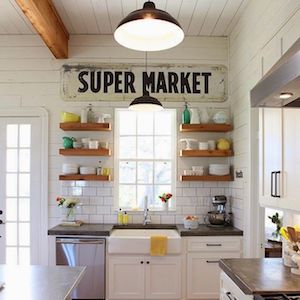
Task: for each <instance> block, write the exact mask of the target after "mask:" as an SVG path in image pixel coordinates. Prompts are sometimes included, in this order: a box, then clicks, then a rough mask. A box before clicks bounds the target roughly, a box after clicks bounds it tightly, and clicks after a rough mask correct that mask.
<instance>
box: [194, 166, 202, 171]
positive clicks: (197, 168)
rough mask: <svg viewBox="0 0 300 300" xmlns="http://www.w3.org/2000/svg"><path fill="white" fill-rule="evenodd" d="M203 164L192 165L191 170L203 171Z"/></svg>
mask: <svg viewBox="0 0 300 300" xmlns="http://www.w3.org/2000/svg"><path fill="white" fill-rule="evenodd" d="M203 169H204V168H203V166H192V170H193V171H203Z"/></svg>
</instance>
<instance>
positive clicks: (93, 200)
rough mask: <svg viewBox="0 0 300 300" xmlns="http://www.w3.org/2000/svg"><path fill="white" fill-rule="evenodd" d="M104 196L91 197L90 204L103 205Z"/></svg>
mask: <svg viewBox="0 0 300 300" xmlns="http://www.w3.org/2000/svg"><path fill="white" fill-rule="evenodd" d="M103 199H104V198H103V197H99V196H97V197H90V204H92V205H103V202H104V200H103Z"/></svg>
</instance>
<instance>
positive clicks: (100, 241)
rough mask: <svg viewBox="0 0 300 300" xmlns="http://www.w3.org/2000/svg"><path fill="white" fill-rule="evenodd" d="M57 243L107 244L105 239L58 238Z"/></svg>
mask: <svg viewBox="0 0 300 300" xmlns="http://www.w3.org/2000/svg"><path fill="white" fill-rule="evenodd" d="M56 244H97V245H103V244H105V240H104V239H56Z"/></svg>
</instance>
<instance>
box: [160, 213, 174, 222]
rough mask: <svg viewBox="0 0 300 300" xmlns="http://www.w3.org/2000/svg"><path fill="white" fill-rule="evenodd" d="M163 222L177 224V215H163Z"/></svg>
mask: <svg viewBox="0 0 300 300" xmlns="http://www.w3.org/2000/svg"><path fill="white" fill-rule="evenodd" d="M161 224H175V216H173V215H172V216H169V215H161Z"/></svg>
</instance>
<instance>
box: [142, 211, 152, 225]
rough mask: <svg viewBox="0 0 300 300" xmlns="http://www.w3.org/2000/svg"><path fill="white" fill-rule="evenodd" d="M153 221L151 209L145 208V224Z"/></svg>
mask: <svg viewBox="0 0 300 300" xmlns="http://www.w3.org/2000/svg"><path fill="white" fill-rule="evenodd" d="M150 223H151V217H150V216H149V209H148V208H146V209H144V222H143V225H147V224H150Z"/></svg>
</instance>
